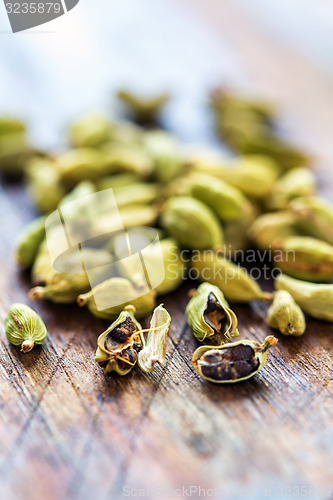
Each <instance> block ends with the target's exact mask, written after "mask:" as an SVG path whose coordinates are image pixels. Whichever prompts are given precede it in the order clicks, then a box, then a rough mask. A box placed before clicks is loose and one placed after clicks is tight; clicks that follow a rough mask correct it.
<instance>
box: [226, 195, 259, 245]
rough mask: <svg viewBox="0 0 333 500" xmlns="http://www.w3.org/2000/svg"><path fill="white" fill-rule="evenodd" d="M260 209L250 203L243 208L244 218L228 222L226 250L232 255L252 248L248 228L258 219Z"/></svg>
mask: <svg viewBox="0 0 333 500" xmlns="http://www.w3.org/2000/svg"><path fill="white" fill-rule="evenodd" d="M258 213H259V209H258V207H257V206H256V205H255V204H253V203H251V202H250V201H249V202H248V203H247V204H246V205H245V206H244V207H243V213H242V217H241V218H240V219H238V220H235V221H232V222H228V223H227V224H225V225H224V226H223V229H224V248H225V249H226V250H227V252H230V253H231V254H232V253H234V252H237V250H247V249H248V248H249V247H250V239H249V237H248V234H247V231H248V228H249V227H250V226H251V225H252V224H253V222H254V221H255V220H256V218H257V217H258Z"/></svg>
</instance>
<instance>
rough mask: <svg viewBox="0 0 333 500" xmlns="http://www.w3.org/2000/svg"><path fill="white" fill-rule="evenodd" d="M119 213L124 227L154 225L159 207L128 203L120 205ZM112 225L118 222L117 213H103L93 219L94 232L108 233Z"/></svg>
mask: <svg viewBox="0 0 333 500" xmlns="http://www.w3.org/2000/svg"><path fill="white" fill-rule="evenodd" d="M119 215H120V217H121V220H122V223H123V226H124V227H125V228H128V227H131V226H154V225H155V222H156V220H157V218H158V215H159V208H158V206H157V205H128V206H124V207H120V209H119ZM113 220H114V221H115V223H114V225H115V227H117V225H118V224H119V222H118V221H119V217H118V213H115V214H110V213H105V214H104V215H102V216H100V217H99V218H98V219H97V220H95V221H94V232H95V234H101V235H103V234H106V235H107V234H108V233H110V228H112V227H113V222H112V221H113Z"/></svg>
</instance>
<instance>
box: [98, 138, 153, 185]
mask: <svg viewBox="0 0 333 500" xmlns="http://www.w3.org/2000/svg"><path fill="white" fill-rule="evenodd" d="M101 151H102V152H103V154H104V155H105V158H106V162H107V165H108V169H107V170H108V171H107V172H105V173H104V175H108V174H112V173H122V172H129V173H133V174H137V175H139V176H140V177H149V176H150V175H151V174H152V173H153V171H154V161H153V159H152V158H151V157H150V156H149V155H148V153H147V151H145V149H144V147H143V146H141V145H135V144H134V145H132V144H122V143H116V142H109V143H106V144H105V145H103V146H102V148H101ZM99 177H101V176H99Z"/></svg>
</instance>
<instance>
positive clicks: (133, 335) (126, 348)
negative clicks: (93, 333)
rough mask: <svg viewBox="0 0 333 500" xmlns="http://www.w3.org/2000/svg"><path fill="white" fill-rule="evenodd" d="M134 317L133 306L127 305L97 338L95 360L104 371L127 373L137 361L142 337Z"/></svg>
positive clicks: (139, 326) (138, 324) (140, 328)
mask: <svg viewBox="0 0 333 500" xmlns="http://www.w3.org/2000/svg"><path fill="white" fill-rule="evenodd" d="M141 330H142V327H141V325H140V323H139V322H138V321H137V320H136V318H135V307H132V306H128V307H127V308H125V310H124V311H122V312H121V313H120V314H119V316H118V318H117V319H116V320H115V321H114V322H113V323H112V325H110V326H109V327H108V328H107V330H105V332H103V333H102V334H101V335H100V336H99V337H98V339H97V351H96V355H95V361H97V363H98V364H99V365H100V366H101V367H102V368H103V371H104V373H109V372H112V371H115V372H116V373H118V374H119V375H127V373H129V372H130V371H131V370H132V368H133V367H134V365H135V364H136V362H137V358H138V353H139V352H140V351H141V349H142V347H143V342H144V339H143V337H142V334H141V333H140V332H141Z"/></svg>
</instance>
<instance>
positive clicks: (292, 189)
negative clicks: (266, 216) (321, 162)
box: [265, 167, 317, 210]
mask: <svg viewBox="0 0 333 500" xmlns="http://www.w3.org/2000/svg"><path fill="white" fill-rule="evenodd" d="M316 187H317V182H316V178H315V175H314V173H313V172H312V170H310V169H309V168H305V167H303V168H302V167H300V168H293V169H291V170H289V171H288V172H286V173H285V174H284V175H283V176H282V177H280V179H278V181H277V182H276V183H275V185H274V187H273V189H272V191H271V192H270V193H269V195H268V196H267V199H266V200H265V205H266V207H267V208H268V209H269V210H283V209H286V208H288V204H289V203H290V201H291V200H293V199H294V198H299V197H301V196H312V195H314V193H315V191H316Z"/></svg>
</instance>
